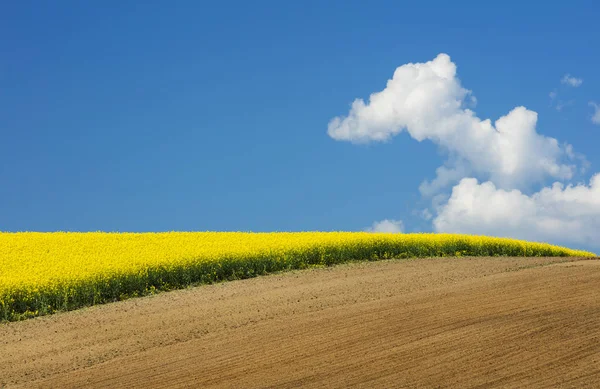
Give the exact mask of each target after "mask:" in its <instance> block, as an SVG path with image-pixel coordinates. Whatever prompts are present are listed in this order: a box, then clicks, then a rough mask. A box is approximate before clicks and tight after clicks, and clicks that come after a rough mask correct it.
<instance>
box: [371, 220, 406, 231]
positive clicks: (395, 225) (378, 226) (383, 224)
mask: <svg viewBox="0 0 600 389" xmlns="http://www.w3.org/2000/svg"><path fill="white" fill-rule="evenodd" d="M367 231H368V232H403V231H404V224H403V223H402V220H388V219H385V220H382V221H379V222H375V223H373V225H372V226H371V227H369V228H367Z"/></svg>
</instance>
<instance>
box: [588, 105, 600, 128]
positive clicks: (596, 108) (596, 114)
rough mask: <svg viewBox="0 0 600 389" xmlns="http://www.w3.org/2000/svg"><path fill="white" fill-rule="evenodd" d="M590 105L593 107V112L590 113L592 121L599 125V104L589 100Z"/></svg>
mask: <svg viewBox="0 0 600 389" xmlns="http://www.w3.org/2000/svg"><path fill="white" fill-rule="evenodd" d="M590 106H591V107H593V108H594V113H593V115H592V123H594V124H599V125H600V104H596V103H594V102H593V101H590Z"/></svg>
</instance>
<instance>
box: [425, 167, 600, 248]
mask: <svg viewBox="0 0 600 389" xmlns="http://www.w3.org/2000/svg"><path fill="white" fill-rule="evenodd" d="M433 225H434V228H435V230H436V231H438V232H459V233H467V234H481V235H495V236H505V237H513V238H519V239H528V240H538V241H550V242H559V243H563V244H585V245H590V246H594V247H600V173H598V174H596V175H594V176H593V177H592V179H591V180H590V183H589V185H585V184H579V185H576V186H573V185H568V186H566V187H565V186H564V185H563V184H561V183H555V184H554V185H552V186H551V187H545V188H543V189H542V190H540V191H539V192H536V193H534V194H533V195H531V196H527V195H525V194H523V193H521V192H520V191H519V190H510V191H508V190H503V189H499V188H497V187H496V186H495V185H494V184H493V183H491V182H484V183H481V184H480V183H478V182H477V180H476V179H474V178H464V179H462V180H461V181H460V183H459V184H458V185H456V186H455V187H454V188H453V190H452V195H451V196H450V199H449V200H448V202H447V203H446V204H444V205H442V206H440V207H439V209H438V215H437V217H436V218H435V219H434V221H433Z"/></svg>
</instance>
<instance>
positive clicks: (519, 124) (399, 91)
mask: <svg viewBox="0 0 600 389" xmlns="http://www.w3.org/2000/svg"><path fill="white" fill-rule="evenodd" d="M469 97H471V92H470V91H469V90H467V89H464V88H463V87H462V86H461V84H460V81H459V79H458V78H457V77H456V65H455V64H454V63H453V62H452V61H451V60H450V57H449V56H448V55H446V54H440V55H438V56H437V57H436V58H435V59H433V60H432V61H429V62H426V63H409V64H406V65H403V66H400V67H398V68H397V69H396V70H395V72H394V75H393V77H392V79H391V80H388V82H387V85H386V88H385V89H384V90H382V91H381V92H376V93H373V94H371V96H370V98H369V101H368V103H365V102H364V101H363V100H362V99H357V100H355V101H354V102H353V103H352V106H351V109H350V112H349V113H348V115H347V116H345V117H335V118H334V119H332V120H331V121H330V122H329V125H328V134H329V136H331V137H332V138H333V139H336V140H341V141H350V142H353V143H367V142H371V141H387V140H389V139H391V138H392V137H393V136H395V135H397V134H398V133H400V132H402V131H403V130H406V131H407V132H408V133H409V134H410V136H411V137H413V138H414V139H416V140H418V141H422V140H425V139H428V140H430V141H432V142H434V143H436V144H438V145H440V146H441V147H442V148H444V149H445V150H446V151H447V152H448V154H449V156H450V158H449V160H448V161H446V163H445V164H444V166H442V167H441V168H439V169H438V171H437V173H438V175H437V178H435V179H434V180H433V181H431V182H424V183H423V184H422V185H421V191H422V192H423V193H424V194H428V195H432V194H434V193H435V191H438V190H440V189H441V188H442V187H444V186H447V185H451V184H453V183H455V182H457V181H458V179H460V178H461V176H463V174H465V172H471V173H472V174H474V175H475V176H481V177H484V178H486V179H489V180H492V181H493V182H495V183H496V184H497V185H499V186H500V187H502V188H512V187H517V188H526V187H529V186H530V185H531V184H533V183H536V182H542V181H543V179H544V178H546V177H548V176H550V177H554V178H556V179H570V178H571V177H572V176H573V174H574V172H575V170H576V168H575V166H574V165H573V164H567V163H565V162H564V161H563V159H565V157H568V156H567V155H566V153H565V150H564V147H563V146H561V145H559V143H558V142H557V140H556V139H554V138H550V137H545V136H542V135H540V134H538V133H537V131H536V123H537V113H535V112H533V111H530V110H527V109H526V108H525V107H516V108H514V109H513V110H512V111H510V112H509V113H508V114H506V115H505V116H503V117H501V118H499V119H498V120H496V122H495V123H492V121H491V120H490V119H485V120H482V119H480V118H479V117H477V116H476V115H475V112H473V111H472V110H470V109H468V108H465V105H467V104H469V103H472V102H473V101H474V100H471V99H470V98H469Z"/></svg>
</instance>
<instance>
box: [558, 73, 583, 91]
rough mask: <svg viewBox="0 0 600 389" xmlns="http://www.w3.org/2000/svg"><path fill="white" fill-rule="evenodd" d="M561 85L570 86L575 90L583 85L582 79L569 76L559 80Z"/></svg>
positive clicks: (566, 75)
mask: <svg viewBox="0 0 600 389" xmlns="http://www.w3.org/2000/svg"><path fill="white" fill-rule="evenodd" d="M560 83H561V84H564V85H569V86H572V87H573V88H577V87H579V86H581V84H583V79H581V78H576V77H573V76H571V75H570V74H568V73H567V74H565V75H564V77H563V78H562V79H561V80H560Z"/></svg>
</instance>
